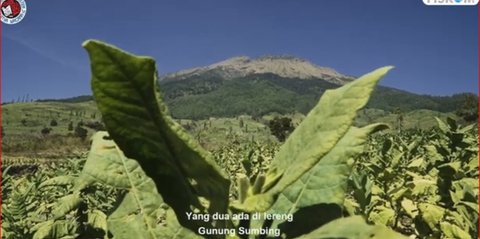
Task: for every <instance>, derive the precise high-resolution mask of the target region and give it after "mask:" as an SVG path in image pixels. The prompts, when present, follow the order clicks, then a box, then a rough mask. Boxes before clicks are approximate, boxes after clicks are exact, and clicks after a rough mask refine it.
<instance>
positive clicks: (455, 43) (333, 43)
mask: <svg viewBox="0 0 480 239" xmlns="http://www.w3.org/2000/svg"><path fill="white" fill-rule="evenodd" d="M26 1H27V6H28V12H27V14H26V17H25V18H24V19H23V21H22V22H20V23H19V24H16V25H5V24H3V25H2V98H3V101H9V100H12V99H17V98H18V97H22V96H24V95H27V94H29V96H30V98H34V99H38V98H63V97H71V96H77V95H83V94H90V92H91V91H90V85H89V80H90V68H89V61H88V57H87V54H86V52H85V51H84V50H83V48H82V47H81V43H82V42H83V41H84V40H86V39H89V38H95V39H100V40H104V41H107V42H109V43H112V44H114V45H117V46H119V47H121V48H123V49H125V50H128V51H130V52H133V53H136V54H142V55H149V56H152V57H154V58H156V60H157V66H158V69H159V72H160V74H163V73H169V72H173V71H177V70H181V69H186V68H191V67H196V66H204V65H209V64H212V63H215V62H217V61H221V60H224V59H226V58H230V57H233V56H238V55H246V56H250V57H258V56H262V55H267V54H288V55H294V56H297V57H300V58H304V59H307V60H309V61H311V62H313V63H315V64H317V65H320V66H328V67H332V68H334V69H336V70H337V71H339V72H341V73H344V74H347V75H354V76H359V75H362V74H363V73H366V72H369V71H371V70H373V69H375V68H377V67H380V66H384V65H394V66H396V69H395V70H394V71H392V72H391V73H390V74H389V75H388V76H387V77H386V78H385V79H384V80H383V81H382V84H383V85H387V86H392V87H396V88H399V89H403V90H407V91H411V92H415V93H421V94H432V95H449V94H453V93H458V92H465V91H468V92H477V88H478V87H477V85H478V81H477V65H478V57H477V52H478V50H477V49H478V46H477V42H478V39H477V38H478V34H477V28H478V25H477V24H478V20H477V14H478V9H477V8H476V7H427V6H425V5H424V4H423V3H422V0H388V1H385V0H362V1H357V0H335V1H333V0H331V1H328V0H288V1H287V0H262V1H258V0H168V1H167V0H144V1H124V0H102V1H98V0H96V1H93V0H83V1H65V0H50V1H38V0H26Z"/></svg>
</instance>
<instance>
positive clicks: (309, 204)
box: [254, 124, 386, 237]
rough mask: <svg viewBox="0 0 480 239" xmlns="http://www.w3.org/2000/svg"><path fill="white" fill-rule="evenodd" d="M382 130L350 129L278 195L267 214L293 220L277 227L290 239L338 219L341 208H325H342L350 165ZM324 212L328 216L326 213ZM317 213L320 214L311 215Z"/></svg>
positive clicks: (382, 126) (369, 127)
mask: <svg viewBox="0 0 480 239" xmlns="http://www.w3.org/2000/svg"><path fill="white" fill-rule="evenodd" d="M384 128H386V126H385V125H382V124H373V125H370V126H366V127H364V128H356V127H351V128H350V129H349V130H348V132H347V134H345V136H344V137H343V138H342V139H341V140H340V141H339V142H338V144H337V145H336V146H335V147H334V148H333V149H332V150H331V151H330V152H329V153H328V154H327V155H325V157H324V158H323V159H322V160H321V161H320V162H318V164H317V165H315V166H314V167H313V168H312V169H310V170H309V171H308V172H307V173H305V174H304V175H303V176H302V177H301V178H300V180H297V181H296V182H295V183H293V184H292V185H290V186H289V187H287V188H286V189H285V190H284V191H283V192H282V193H281V194H280V195H279V197H278V199H277V201H276V202H275V204H274V205H273V206H272V208H271V209H270V210H269V213H271V214H280V215H281V214H293V217H294V219H295V220H294V222H284V223H282V224H280V225H279V227H280V228H281V229H282V232H283V233H286V234H287V235H288V236H289V237H291V236H292V235H296V234H303V233H305V232H308V231H310V230H312V229H314V228H317V227H318V226H320V225H322V224H323V223H324V222H325V221H328V220H331V219H332V218H335V217H338V216H341V209H340V208H338V207H334V206H333V205H327V204H337V205H343V203H344V200H345V196H346V194H347V181H348V177H349V175H350V172H351V169H352V162H351V161H352V160H353V158H354V157H355V156H356V155H357V154H358V153H360V152H362V151H363V147H364V143H365V141H366V140H367V137H368V135H369V134H370V133H372V132H374V131H377V130H381V129H384ZM349 161H350V162H349ZM320 204H325V205H320ZM315 205H316V206H315ZM302 208H303V209H302ZM337 209H338V210H337ZM327 210H330V211H331V212H330V213H328V211H327ZM336 212H339V213H336ZM316 213H319V214H318V215H313V214H316ZM325 214H330V215H328V216H327V215H325ZM278 223H281V222H274V224H273V225H274V226H276V225H277V224H278ZM254 225H255V224H254Z"/></svg>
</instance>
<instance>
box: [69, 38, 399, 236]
mask: <svg viewBox="0 0 480 239" xmlns="http://www.w3.org/2000/svg"><path fill="white" fill-rule="evenodd" d="M83 46H84V47H85V48H86V50H87V51H88V53H89V56H90V60H91V70H92V90H93V95H94V98H95V101H96V103H97V106H98V108H99V110H100V112H101V113H102V117H103V120H104V123H105V126H106V129H107V131H108V133H106V132H101V133H97V134H96V135H95V136H94V139H93V143H92V149H91V151H90V154H89V158H88V160H87V163H86V165H85V168H84V169H83V173H82V175H80V179H79V180H78V183H77V185H76V186H75V188H76V190H77V191H76V193H81V192H82V189H83V188H84V187H85V185H88V184H90V183H92V182H94V181H95V182H102V183H105V184H108V185H112V186H114V187H116V188H120V189H122V190H125V194H124V195H123V196H122V197H121V198H120V200H119V201H118V203H117V205H116V206H115V209H114V210H113V211H112V212H111V213H109V215H106V216H107V218H106V220H107V225H106V226H105V230H107V231H108V233H106V234H105V238H109V237H113V238H201V237H204V238H227V237H228V238H274V237H281V238H352V239H353V238H392V239H393V238H403V236H402V235H400V234H397V233H395V232H393V231H391V230H390V229H387V228H386V227H384V226H381V225H368V224H366V222H365V221H364V219H363V218H361V217H360V216H353V217H343V216H342V207H343V203H344V199H345V197H346V194H347V192H346V190H347V181H348V177H349V175H350V172H351V168H352V163H353V158H354V157H355V156H356V155H357V154H358V153H361V152H362V151H363V146H364V143H365V141H366V139H367V137H368V135H369V134H371V133H373V132H376V131H379V130H382V129H385V128H386V126H385V125H383V124H372V125H369V126H366V127H363V128H357V127H354V126H352V124H353V121H354V118H355V116H356V114H357V111H358V110H359V109H361V108H362V107H364V106H365V104H366V103H367V101H368V99H369V97H370V95H371V93H372V91H373V89H374V87H375V85H376V84H377V82H378V81H379V80H380V79H381V78H382V77H383V76H384V75H385V74H386V73H387V72H388V71H389V70H390V69H391V67H383V68H380V69H378V70H375V71H373V72H372V73H369V74H366V75H364V76H362V77H360V78H359V79H357V80H355V81H353V82H351V83H349V84H346V85H344V86H342V87H340V88H338V89H335V90H328V91H326V92H325V93H324V95H323V96H322V98H321V100H320V101H319V103H318V105H317V106H315V107H314V108H313V109H312V110H311V112H310V113H309V114H308V115H307V117H306V118H305V120H304V121H303V122H302V123H301V124H300V125H299V126H298V127H297V128H296V129H295V131H294V132H293V133H292V134H291V135H290V136H289V138H288V139H287V140H286V142H285V143H284V144H283V145H282V146H281V147H280V149H279V151H278V153H276V155H275V157H274V158H273V159H272V161H271V164H270V166H269V167H268V169H267V170H264V171H266V172H265V173H264V172H262V171H258V172H255V173H254V174H253V175H243V176H242V175H239V177H238V187H237V188H238V196H236V197H233V198H231V197H229V191H230V186H231V182H230V179H229V178H228V176H227V175H226V173H225V172H223V170H222V168H221V167H219V166H218V165H217V164H216V162H215V160H214V158H213V157H212V155H211V154H210V153H209V152H207V151H206V150H204V149H203V148H202V147H201V146H200V145H199V144H198V143H197V142H196V141H195V140H194V139H193V138H192V137H191V136H190V135H188V134H187V133H186V132H185V131H184V130H183V128H182V127H181V126H180V125H179V124H178V123H176V122H175V121H174V120H173V119H172V118H171V117H170V114H169V112H168V109H167V107H166V105H165V103H164V102H163V101H162V100H161V93H160V90H159V86H158V78H157V70H156V67H155V61H154V60H153V59H152V58H149V57H140V56H134V55H132V54H129V53H127V52H124V51H122V50H119V49H117V48H115V47H113V46H111V45H108V44H105V43H102V42H99V41H94V40H89V41H86V42H85V43H84V45H83ZM255 213H268V214H270V215H272V214H276V215H289V214H291V215H293V220H284V219H282V220H272V219H264V220H251V219H246V218H243V219H239V220H234V219H232V218H233V215H239V214H241V215H249V216H250V217H251V216H252V215H254V214H255ZM193 214H195V215H196V216H198V217H202V216H205V215H210V216H213V215H231V216H232V217H229V218H228V219H225V218H223V219H222V218H220V219H217V220H214V219H212V217H210V219H209V220H192V218H191V215H193ZM189 215H190V216H189ZM241 228H250V229H258V230H260V229H269V228H270V229H272V228H273V229H277V228H278V229H280V231H281V235H272V233H271V232H272V231H268V230H267V231H268V232H270V233H261V234H260V235H254V234H251V235H242V234H240V233H238V232H239V231H240V229H241ZM227 229H228V230H230V232H233V233H211V234H209V233H207V234H205V233H202V231H205V230H211V231H214V230H217V232H218V231H222V230H227Z"/></svg>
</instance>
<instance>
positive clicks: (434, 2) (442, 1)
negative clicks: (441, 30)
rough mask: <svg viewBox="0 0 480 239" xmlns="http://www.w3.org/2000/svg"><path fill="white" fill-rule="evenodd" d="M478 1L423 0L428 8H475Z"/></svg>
mask: <svg viewBox="0 0 480 239" xmlns="http://www.w3.org/2000/svg"><path fill="white" fill-rule="evenodd" d="M478 1H479V0H423V3H425V5H429V6H475V5H477V4H478Z"/></svg>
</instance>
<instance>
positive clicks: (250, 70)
mask: <svg viewBox="0 0 480 239" xmlns="http://www.w3.org/2000/svg"><path fill="white" fill-rule="evenodd" d="M211 71H214V72H215V73H216V74H217V75H220V76H221V77H223V78H225V79H227V80H228V79H233V78H237V77H244V76H247V75H251V74H264V73H271V74H276V75H279V76H281V77H285V78H299V79H323V80H326V81H329V82H331V83H335V84H339V85H343V84H345V83H347V82H349V81H350V80H351V77H348V76H345V75H342V74H340V73H338V72H337V71H335V70H334V69H332V68H328V67H320V66H317V65H314V64H312V63H310V62H309V61H307V60H305V59H301V58H297V57H295V56H291V55H265V56H261V57H258V58H255V59H252V58H249V57H247V56H237V57H232V58H229V59H226V60H224V61H221V62H218V63H215V64H212V65H209V66H205V67H199V68H193V69H189V70H183V71H179V72H175V73H172V74H168V75H165V76H163V77H161V80H173V79H183V78H186V77H189V76H192V75H197V74H202V73H207V72H211Z"/></svg>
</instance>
